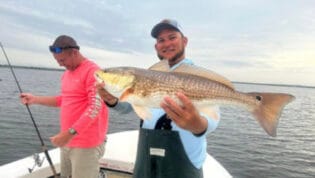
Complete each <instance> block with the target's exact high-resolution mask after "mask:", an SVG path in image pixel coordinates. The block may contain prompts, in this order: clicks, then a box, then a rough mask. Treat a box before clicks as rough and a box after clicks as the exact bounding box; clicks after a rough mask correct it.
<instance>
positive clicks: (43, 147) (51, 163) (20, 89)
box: [0, 42, 58, 178]
mask: <svg viewBox="0 0 315 178" xmlns="http://www.w3.org/2000/svg"><path fill="white" fill-rule="evenodd" d="M0 46H1V49H2V51H3V54H4V56H5V58H6V60H7V62H8V65H9V67H10V70H11V73H12V75H13V77H14V80H15V83H16V84H17V86H18V88H19V91H20V94H21V93H23V92H22V88H21V86H20V83H19V81H18V79H17V77H16V75H15V72H14V70H13V67H12V65H11V63H10V61H9V58H8V56H7V54H6V52H5V50H4V48H3V46H2V43H1V42H0ZM25 106H26V109H27V111H28V113H29V115H30V117H31V120H32V122H33V125H34V127H35V130H36V133H37V135H38V138H39V140H40V142H41V146H42V150H43V151H44V153H45V156H46V158H47V161H48V163H49V165H50V168H51V170H52V172H53V174H54V177H55V178H58V176H57V172H56V169H55V166H54V164H53V162H52V160H51V158H50V156H49V153H48V149H47V146H46V145H45V143H44V140H43V139H42V136H41V135H40V132H39V129H38V127H37V124H36V122H35V120H34V117H33V114H32V112H31V110H30V108H29V105H28V104H25Z"/></svg>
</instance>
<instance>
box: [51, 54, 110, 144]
mask: <svg viewBox="0 0 315 178" xmlns="http://www.w3.org/2000/svg"><path fill="white" fill-rule="evenodd" d="M98 69H99V67H98V66H97V65H96V64H95V63H93V62H92V61H90V60H87V59H86V60H84V61H83V62H82V63H81V64H80V65H79V66H78V67H77V68H76V69H75V70H74V71H69V70H66V71H65V72H64V74H63V76H62V79H61V94H60V95H59V96H57V97H56V99H57V105H58V106H59V107H60V125H61V131H68V129H69V128H74V129H75V130H76V131H77V134H76V135H75V136H74V137H73V138H72V139H71V141H70V142H69V143H68V144H67V145H66V146H67V147H77V148H91V147H95V146H98V145H100V144H101V143H102V142H104V139H105V137H106V133H107V130H108V109H107V107H106V106H105V105H104V103H103V102H102V100H101V99H100V97H99V96H98V95H97V91H96V88H95V78H94V72H95V71H96V70H98Z"/></svg>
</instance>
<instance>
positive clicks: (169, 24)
mask: <svg viewBox="0 0 315 178" xmlns="http://www.w3.org/2000/svg"><path fill="white" fill-rule="evenodd" d="M164 29H174V30H176V31H178V32H180V33H182V34H183V32H182V28H181V26H180V25H179V24H178V22H177V21H176V20H172V19H164V20H162V21H161V22H159V23H158V24H156V25H155V26H154V27H153V28H152V30H151V36H152V37H153V38H157V36H158V35H159V33H160V32H161V31H162V30H164Z"/></svg>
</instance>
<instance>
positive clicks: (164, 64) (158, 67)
mask: <svg viewBox="0 0 315 178" xmlns="http://www.w3.org/2000/svg"><path fill="white" fill-rule="evenodd" d="M149 70H155V71H162V72H168V71H170V66H169V65H168V61H167V60H166V59H164V60H161V61H160V62H158V63H155V64H153V65H152V66H151V67H149Z"/></svg>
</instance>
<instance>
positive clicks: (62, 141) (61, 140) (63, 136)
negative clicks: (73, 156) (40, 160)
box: [50, 131, 75, 147]
mask: <svg viewBox="0 0 315 178" xmlns="http://www.w3.org/2000/svg"><path fill="white" fill-rule="evenodd" d="M74 136H75V135H72V134H70V133H69V132H68V131H64V132H59V133H58V134H57V135H54V136H52V137H50V141H51V143H52V144H53V145H54V146H56V147H63V146H65V145H66V144H67V143H68V142H69V141H70V140H71V139H72V138H73V137H74Z"/></svg>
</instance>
